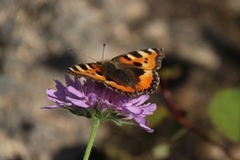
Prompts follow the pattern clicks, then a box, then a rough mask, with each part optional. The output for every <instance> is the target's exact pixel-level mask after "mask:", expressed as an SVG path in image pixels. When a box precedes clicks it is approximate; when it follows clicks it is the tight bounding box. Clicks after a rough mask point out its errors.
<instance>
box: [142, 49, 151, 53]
mask: <svg viewBox="0 0 240 160" xmlns="http://www.w3.org/2000/svg"><path fill="white" fill-rule="evenodd" d="M142 51H143V52H146V53H147V54H151V53H152V51H149V50H148V49H144V50H142Z"/></svg>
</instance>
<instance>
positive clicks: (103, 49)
mask: <svg viewBox="0 0 240 160" xmlns="http://www.w3.org/2000/svg"><path fill="white" fill-rule="evenodd" d="M105 46H106V45H105V43H103V50H102V61H103V60H104V50H105Z"/></svg>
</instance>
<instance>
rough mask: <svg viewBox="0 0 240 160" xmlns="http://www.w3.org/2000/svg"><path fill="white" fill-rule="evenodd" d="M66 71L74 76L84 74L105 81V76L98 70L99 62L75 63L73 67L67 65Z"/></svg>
mask: <svg viewBox="0 0 240 160" xmlns="http://www.w3.org/2000/svg"><path fill="white" fill-rule="evenodd" d="M67 72H68V73H70V74H72V75H74V76H76V77H81V76H86V77H90V78H92V79H94V80H97V81H105V80H106V78H105V77H104V76H103V75H102V73H101V70H100V64H97V63H88V64H76V65H75V66H73V67H69V68H68V69H67Z"/></svg>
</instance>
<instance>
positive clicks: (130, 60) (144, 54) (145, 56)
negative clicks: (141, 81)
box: [112, 48, 164, 70]
mask: <svg viewBox="0 0 240 160" xmlns="http://www.w3.org/2000/svg"><path fill="white" fill-rule="evenodd" d="M163 58H164V53H163V51H162V49H161V48H149V49H145V50H138V51H132V52H129V53H127V54H123V55H120V56H117V57H115V58H113V59H112V61H114V62H118V63H122V64H124V65H129V66H131V67H135V68H140V69H143V70H158V69H159V68H160V67H161V63H162V59H163Z"/></svg>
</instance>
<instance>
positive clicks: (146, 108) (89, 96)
mask: <svg viewBox="0 0 240 160" xmlns="http://www.w3.org/2000/svg"><path fill="white" fill-rule="evenodd" d="M65 80H66V86H64V85H63V84H62V83H61V82H60V81H58V80H55V83H56V90H54V89H47V90H46V93H47V96H48V99H50V100H51V101H53V102H54V103H55V104H54V105H51V106H46V107H42V109H53V108H58V107H62V108H66V109H68V110H69V111H71V112H72V113H74V114H76V115H79V116H85V117H87V118H98V119H101V120H102V121H104V120H113V121H115V122H122V121H124V122H126V121H129V120H133V121H134V122H135V123H136V124H138V125H139V126H140V127H142V128H143V129H145V130H146V131H147V132H153V130H152V129H151V128H149V127H148V126H146V124H147V123H148V121H147V119H146V116H147V115H151V114H153V112H154V111H155V110H156V104H153V103H150V102H148V103H145V102H146V101H147V100H148V99H149V95H141V96H139V97H134V98H133V97H127V96H125V95H123V94H120V93H117V92H115V91H112V90H110V89H108V88H107V87H105V86H104V85H103V84H102V83H99V82H95V81H92V80H91V79H88V78H84V77H82V78H80V79H78V78H75V79H74V80H72V79H71V78H70V77H69V76H67V75H66V76H65Z"/></svg>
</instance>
